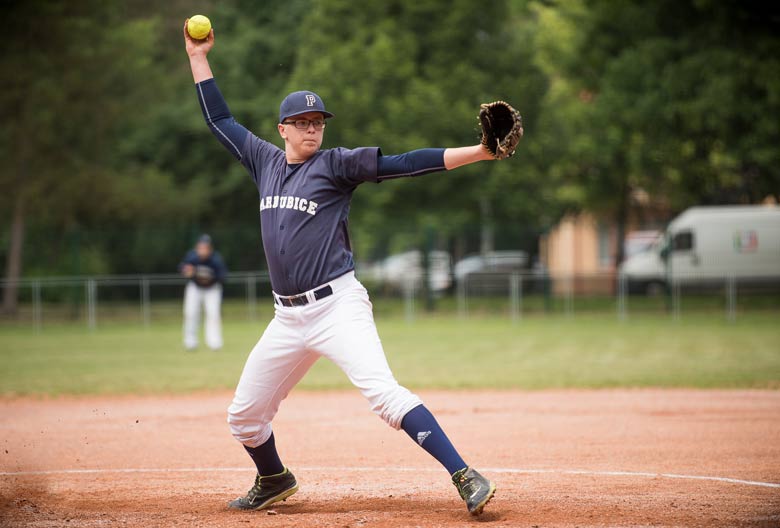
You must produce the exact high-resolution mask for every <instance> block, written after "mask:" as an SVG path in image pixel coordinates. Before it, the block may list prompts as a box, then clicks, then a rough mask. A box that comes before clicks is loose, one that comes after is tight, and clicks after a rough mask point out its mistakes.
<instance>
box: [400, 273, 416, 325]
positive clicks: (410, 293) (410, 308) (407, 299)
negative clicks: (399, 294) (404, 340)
mask: <svg viewBox="0 0 780 528" xmlns="http://www.w3.org/2000/svg"><path fill="white" fill-rule="evenodd" d="M403 289H404V314H405V316H406V322H407V323H411V322H413V321H414V281H411V280H407V281H404V288H403Z"/></svg>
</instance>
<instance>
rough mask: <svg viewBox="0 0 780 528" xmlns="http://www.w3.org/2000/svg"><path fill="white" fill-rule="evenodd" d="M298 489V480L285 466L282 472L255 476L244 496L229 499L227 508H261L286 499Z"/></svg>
mask: <svg viewBox="0 0 780 528" xmlns="http://www.w3.org/2000/svg"><path fill="white" fill-rule="evenodd" d="M296 491H298V482H297V481H296V480H295V476H294V475H293V474H292V473H290V470H289V469H287V468H285V469H284V472H283V473H279V474H278V475H271V476H267V477H261V476H260V475H259V474H258V475H257V476H256V477H255V485H254V486H252V489H250V490H249V491H248V492H247V494H246V496H244V497H239V498H237V499H236V500H234V501H230V503H229V504H228V508H230V509H233V510H262V509H264V508H267V507H269V506H270V505H271V504H273V503H275V502H279V501H283V500H286V499H287V497H289V496H290V495H292V494H293V493H295V492H296Z"/></svg>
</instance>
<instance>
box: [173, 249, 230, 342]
mask: <svg viewBox="0 0 780 528" xmlns="http://www.w3.org/2000/svg"><path fill="white" fill-rule="evenodd" d="M179 273H181V274H182V275H183V276H184V277H186V278H188V279H189V280H188V281H187V286H186V287H185V289H184V330H183V331H184V348H186V349H187V350H195V349H196V348H197V347H198V327H199V326H200V312H201V307H203V310H204V312H205V313H206V324H205V325H204V326H205V327H206V345H207V346H208V347H209V348H210V349H212V350H219V349H220V348H222V316H221V312H222V283H223V282H224V281H225V276H226V275H227V268H226V267H225V263H224V262H223V260H222V257H221V256H220V254H219V253H217V252H216V251H214V244H213V243H212V241H211V237H210V236H209V235H201V236H200V238H198V242H197V243H196V244H195V248H194V249H191V250H190V251H189V252H187V254H186V255H185V256H184V259H183V260H182V261H181V263H180V264H179Z"/></svg>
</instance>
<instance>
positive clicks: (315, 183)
mask: <svg viewBox="0 0 780 528" xmlns="http://www.w3.org/2000/svg"><path fill="white" fill-rule="evenodd" d="M184 38H185V46H186V50H187V53H188V55H189V58H190V66H191V69H192V75H193V78H194V80H195V83H196V93H197V95H198V101H199V102H200V105H201V108H202V110H203V115H204V117H205V119H206V122H207V124H208V126H209V128H210V129H211V131H212V132H213V133H214V135H215V136H216V137H217V139H218V140H219V141H220V142H221V143H222V144H223V145H224V146H225V148H227V149H228V151H229V152H230V153H231V154H232V155H233V156H234V157H235V158H236V159H238V160H239V161H240V162H241V163H242V164H243V165H244V167H245V168H246V169H247V170H248V172H249V173H250V175H251V176H252V178H253V180H254V182H255V184H256V186H257V189H258V192H259V198H260V218H261V230H262V238H263V247H264V249H265V255H266V259H267V261H268V270H269V273H270V275H271V284H272V286H273V291H274V301H275V316H274V318H273V320H272V321H271V322H270V323H269V325H268V327H267V329H266V330H265V332H264V334H263V336H262V338H261V339H260V341H259V342H258V343H257V345H256V346H255V347H254V349H253V350H252V352H251V353H250V355H249V358H248V359H247V362H246V365H245V366H244V371H243V373H242V374H241V379H240V381H239V383H238V387H237V388H236V392H235V396H234V398H233V402H232V404H231V405H230V408H229V410H228V422H229V424H230V428H231V431H232V433H233V435H234V436H235V438H236V439H237V440H238V441H240V442H241V443H242V444H243V445H244V447H245V449H246V450H247V452H248V453H249V454H250V456H251V457H252V459H253V461H254V463H255V465H256V466H257V476H256V478H255V483H254V486H252V488H251V489H250V490H249V492H248V493H247V494H246V496H244V497H240V498H238V499H236V500H234V501H232V502H231V503H230V505H229V506H230V507H231V508H235V509H262V508H265V507H267V506H269V505H270V504H273V503H274V502H277V501H280V500H284V499H286V498H287V497H289V496H290V495H292V494H293V493H295V492H296V491H297V490H298V483H297V481H296V479H295V477H294V476H293V474H292V473H291V472H290V470H289V469H287V468H286V467H285V466H284V465H283V464H282V462H281V460H280V458H279V455H278V453H277V451H276V443H275V437H274V434H273V430H272V428H271V421H272V419H273V417H274V416H275V415H276V412H277V411H278V408H279V405H280V403H281V402H282V400H283V399H284V398H285V397H286V396H287V394H288V393H289V391H290V390H291V389H292V387H293V386H295V384H296V383H297V382H298V381H299V380H300V379H301V378H302V377H303V376H304V374H305V373H306V372H307V371H308V369H309V368H310V367H311V366H312V365H313V364H314V362H315V361H316V360H317V359H318V358H319V357H321V356H324V357H327V358H328V359H330V360H332V361H333V362H334V363H336V364H337V365H338V366H339V367H340V368H341V369H342V370H343V371H344V372H345V373H346V375H347V376H348V377H349V379H350V381H351V382H352V383H353V384H354V385H355V386H357V387H358V388H359V389H360V391H361V392H362V393H363V395H364V396H365V397H366V399H368V401H369V403H370V405H371V408H372V410H373V411H374V412H375V413H376V414H378V415H379V416H380V417H381V418H382V419H383V420H385V421H386V422H387V423H388V424H389V425H390V426H391V427H394V428H396V429H403V430H404V431H405V432H406V433H407V434H408V435H409V436H410V437H411V438H412V439H413V440H414V441H415V442H417V443H418V444H419V445H420V446H421V447H422V448H423V449H425V450H426V451H427V452H428V453H430V454H431V455H432V456H433V457H435V458H436V459H437V460H438V461H439V462H440V463H441V464H442V465H443V466H444V467H445V468H446V469H447V471H448V473H449V474H450V475H451V478H452V482H453V484H455V486H456V488H457V489H458V491H459V493H460V495H461V497H462V498H463V499H464V500H465V502H466V506H467V508H468V510H469V511H470V512H471V513H472V514H479V513H481V512H482V509H483V508H484V506H485V504H486V503H487V502H488V501H489V500H490V498H491V497H492V496H493V494H494V492H495V485H494V484H493V483H492V482H490V481H489V480H488V479H486V478H485V477H483V476H482V475H480V474H479V473H478V472H477V471H475V470H474V469H473V468H471V467H469V466H468V465H467V464H466V462H465V461H464V460H463V458H461V456H460V454H458V452H457V451H456V450H455V448H454V447H453V445H452V443H451V442H450V440H449V439H448V438H447V436H446V434H445V433H444V431H443V430H442V429H441V427H440V426H439V424H438V423H437V421H436V419H435V418H434V417H433V415H432V414H431V413H430V412H429V411H428V409H427V408H426V407H425V406H424V405H423V403H422V401H421V400H420V399H419V398H418V397H417V396H416V395H414V394H412V393H411V392H409V390H407V389H406V388H404V387H402V386H400V385H399V384H398V382H397V381H396V380H395V378H394V377H393V375H392V373H391V371H390V368H389V366H388V364H387V360H386V358H385V355H384V351H383V350H382V344H381V342H380V340H379V336H378V335H377V331H376V326H375V325H374V319H373V314H372V306H371V302H370V301H369V299H368V294H367V292H366V290H365V288H363V286H362V285H361V284H360V283H359V282H358V281H357V279H355V276H354V261H353V258H352V252H351V248H350V243H349V235H348V232H347V215H348V212H349V204H350V200H351V197H352V193H353V191H354V190H355V189H356V187H357V186H358V185H359V184H361V183H363V182H366V181H372V182H381V181H385V180H389V179H393V178H398V177H402V176H418V175H422V174H426V173H430V172H434V171H442V170H445V169H453V168H455V167H458V166H461V165H465V164H467V163H473V162H476V161H480V160H488V159H493V156H492V155H491V154H490V153H489V152H488V151H487V150H486V149H484V148H483V147H482V146H481V145H475V146H471V147H461V148H450V149H422V150H417V151H413V152H409V153H406V154H402V155H398V156H384V155H382V153H381V151H380V150H379V148H377V147H369V148H358V149H354V150H348V149H344V148H336V149H327V150H320V146H321V144H322V139H323V134H324V129H325V125H326V123H325V120H326V119H327V118H330V117H333V114H332V113H330V112H329V111H327V110H326V109H325V105H324V103H323V102H322V100H321V99H320V98H319V97H318V96H317V94H315V93H314V92H309V91H301V92H293V93H291V94H290V95H288V96H287V97H286V98H285V99H284V101H282V104H281V106H280V109H279V124H278V127H277V128H278V131H279V135H280V136H281V138H282V139H283V140H284V145H285V148H284V150H280V149H279V148H277V147H276V146H274V145H272V144H271V143H269V142H267V141H264V140H262V139H260V138H258V137H257V136H255V135H253V134H252V133H250V132H249V131H248V130H247V129H246V128H244V127H243V126H241V125H240V124H238V123H237V122H236V121H235V119H233V117H232V115H231V114H230V111H229V109H228V106H227V104H226V103H225V101H224V99H223V98H222V95H221V94H220V92H219V90H218V88H217V85H216V82H215V80H214V79H213V74H212V72H211V68H210V66H209V63H208V60H207V58H206V56H207V54H208V52H209V51H210V50H211V48H212V46H213V44H214V32H213V31H212V32H211V33H210V34H209V36H208V38H207V39H205V40H199V41H196V40H193V39H192V38H191V37H190V36H189V35H188V34H187V29H186V22H185V27H184ZM404 478H407V477H406V476H405V477H404Z"/></svg>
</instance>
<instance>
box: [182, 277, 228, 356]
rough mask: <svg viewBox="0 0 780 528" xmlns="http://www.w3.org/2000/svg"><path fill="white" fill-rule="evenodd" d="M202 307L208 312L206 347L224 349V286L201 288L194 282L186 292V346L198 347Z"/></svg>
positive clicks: (188, 286) (190, 283)
mask: <svg viewBox="0 0 780 528" xmlns="http://www.w3.org/2000/svg"><path fill="white" fill-rule="evenodd" d="M201 307H203V308H204V311H205V312H206V324H205V327H206V345H207V346H208V347H209V348H212V349H214V350H216V349H219V348H222V315H221V312H222V285H221V284H214V285H213V286H209V287H208V288H199V287H198V286H196V285H195V283H193V282H192V281H190V282H188V283H187V287H186V288H185V290H184V346H185V347H186V348H195V347H197V346H198V327H199V326H200V311H201Z"/></svg>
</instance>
